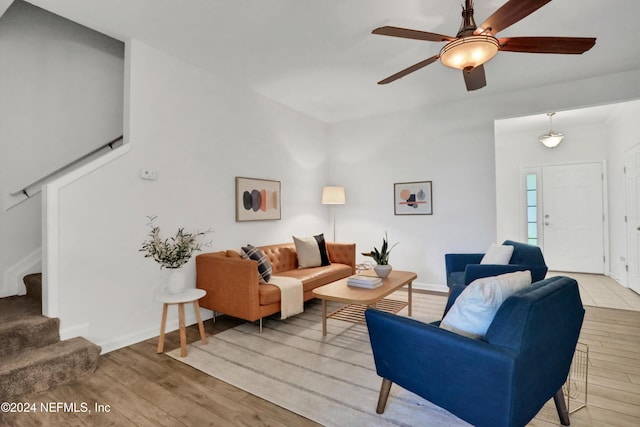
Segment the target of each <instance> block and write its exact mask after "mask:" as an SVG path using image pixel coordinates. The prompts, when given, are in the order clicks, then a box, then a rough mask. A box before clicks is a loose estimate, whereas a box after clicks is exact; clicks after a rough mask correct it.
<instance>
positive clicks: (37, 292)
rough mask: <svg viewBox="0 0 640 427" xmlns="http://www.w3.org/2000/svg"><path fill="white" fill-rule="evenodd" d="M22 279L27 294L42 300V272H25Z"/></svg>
mask: <svg viewBox="0 0 640 427" xmlns="http://www.w3.org/2000/svg"><path fill="white" fill-rule="evenodd" d="M22 281H23V282H24V285H25V286H26V288H27V296H28V297H29V298H33V299H35V300H38V301H42V273H33V274H27V275H26V276H24V277H23V278H22Z"/></svg>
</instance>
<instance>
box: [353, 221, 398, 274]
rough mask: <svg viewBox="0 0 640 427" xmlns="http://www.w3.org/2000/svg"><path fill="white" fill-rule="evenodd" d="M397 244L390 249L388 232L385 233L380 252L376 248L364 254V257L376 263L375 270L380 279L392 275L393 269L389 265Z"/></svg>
mask: <svg viewBox="0 0 640 427" xmlns="http://www.w3.org/2000/svg"><path fill="white" fill-rule="evenodd" d="M397 244H398V243H394V244H393V246H391V247H389V241H388V237H387V232H386V231H385V232H384V238H383V239H382V246H381V247H380V250H378V248H376V247H375V246H374V247H373V250H372V251H371V252H362V255H364V256H368V257H371V258H373V260H374V261H375V262H376V265H375V266H374V267H373V270H374V271H375V272H376V274H377V275H378V277H382V278H385V277H387V276H388V275H389V273H391V270H392V268H393V267H392V266H391V265H389V254H390V253H391V250H392V249H393V248H395V247H396V245H397Z"/></svg>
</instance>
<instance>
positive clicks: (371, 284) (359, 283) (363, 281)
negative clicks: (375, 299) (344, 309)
mask: <svg viewBox="0 0 640 427" xmlns="http://www.w3.org/2000/svg"><path fill="white" fill-rule="evenodd" d="M347 285H348V286H355V287H357V288H367V289H373V288H377V287H378V286H382V279H381V278H379V277H373V276H364V275H359V274H356V275H355V276H350V277H349V278H348V279H347Z"/></svg>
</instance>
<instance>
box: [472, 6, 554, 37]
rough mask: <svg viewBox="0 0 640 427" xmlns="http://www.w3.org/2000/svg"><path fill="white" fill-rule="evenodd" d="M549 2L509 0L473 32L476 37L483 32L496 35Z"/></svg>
mask: <svg viewBox="0 0 640 427" xmlns="http://www.w3.org/2000/svg"><path fill="white" fill-rule="evenodd" d="M550 1H551V0H509V1H508V2H506V3H505V4H503V5H502V6H501V7H500V9H498V10H496V11H495V12H493V14H492V15H491V16H490V17H488V18H487V19H486V21H484V22H483V23H482V25H480V26H479V27H478V28H477V29H476V30H475V31H474V34H476V35H478V34H481V33H483V32H485V31H488V32H490V33H491V34H496V33H497V32H499V31H502V30H504V29H505V28H507V27H510V26H511V25H513V24H515V23H516V22H518V21H520V20H521V19H523V18H526V17H527V16H529V15H531V14H532V13H533V12H535V11H536V10H538V9H540V8H541V7H542V6H544V5H545V4H547V3H549V2H550Z"/></svg>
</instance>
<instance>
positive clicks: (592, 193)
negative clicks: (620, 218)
mask: <svg viewBox="0 0 640 427" xmlns="http://www.w3.org/2000/svg"><path fill="white" fill-rule="evenodd" d="M603 206H604V202H603V174H602V164H601V163H582V164H572V165H558V166H543V168H542V214H543V215H542V223H543V228H542V229H543V233H544V248H543V250H544V257H545V261H546V263H547V265H548V266H549V269H550V270H556V271H573V272H579V273H596V274H603V273H604V209H603Z"/></svg>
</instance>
